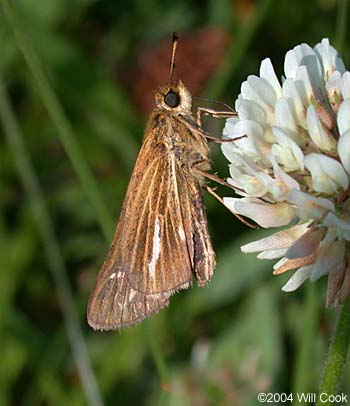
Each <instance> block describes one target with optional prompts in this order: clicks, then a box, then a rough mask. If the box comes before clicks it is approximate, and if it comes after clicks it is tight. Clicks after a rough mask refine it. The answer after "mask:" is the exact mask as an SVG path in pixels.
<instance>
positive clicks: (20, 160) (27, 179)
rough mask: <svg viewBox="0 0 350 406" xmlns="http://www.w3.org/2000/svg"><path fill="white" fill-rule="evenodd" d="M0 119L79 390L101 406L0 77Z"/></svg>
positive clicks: (62, 268) (58, 255)
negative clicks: (26, 198) (42, 255)
mask: <svg viewBox="0 0 350 406" xmlns="http://www.w3.org/2000/svg"><path fill="white" fill-rule="evenodd" d="M0 120H1V123H2V126H3V128H4V133H5V136H6V139H7V142H8V143H9V145H10V147H11V149H12V152H13V155H14V157H15V161H16V165H17V170H18V173H19V176H20V179H21V181H22V184H23V187H24V189H25V190H26V192H27V194H28V196H29V199H30V205H31V208H32V211H33V215H34V219H35V221H36V223H37V226H38V229H39V232H40V236H41V238H42V240H43V243H44V246H45V250H46V256H47V261H48V264H49V269H50V271H51V273H52V277H53V280H54V282H55V285H56V292H57V296H58V299H59V302H60V306H61V310H62V313H63V318H64V323H65V326H66V329H67V332H68V338H69V341H70V346H71V348H72V353H73V357H74V358H75V362H76V365H77V368H78V372H79V375H80V379H81V383H82V387H83V390H84V393H85V397H86V399H87V401H88V404H89V405H94V406H95V405H102V399H101V395H100V392H99V388H98V385H97V382H96V378H95V375H94V372H93V369H92V367H91V363H90V358H89V354H88V351H87V347H86V344H85V341H84V337H83V333H82V330H81V327H80V322H79V317H78V315H77V312H76V309H75V304H74V299H73V293H72V291H71V288H70V285H69V281H68V277H67V272H66V269H65V265H64V261H63V258H62V255H61V252H60V248H59V245H58V242H57V239H56V236H55V233H54V229H53V226H52V224H51V221H50V215H49V213H48V210H47V207H46V204H45V199H44V196H43V193H42V191H41V189H40V186H39V182H38V178H37V176H36V174H35V171H34V168H33V165H32V163H31V161H30V157H29V155H28V152H27V150H26V147H25V145H24V142H23V136H22V134H21V132H20V130H19V127H18V125H17V122H16V119H15V116H14V113H13V111H12V108H11V106H10V103H9V101H8V97H7V94H6V90H5V86H4V83H3V80H2V77H1V76H0Z"/></svg>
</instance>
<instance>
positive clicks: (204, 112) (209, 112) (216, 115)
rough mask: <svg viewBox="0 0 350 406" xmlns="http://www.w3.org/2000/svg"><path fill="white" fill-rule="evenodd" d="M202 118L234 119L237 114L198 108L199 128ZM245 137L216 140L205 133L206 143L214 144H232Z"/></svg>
mask: <svg viewBox="0 0 350 406" xmlns="http://www.w3.org/2000/svg"><path fill="white" fill-rule="evenodd" d="M203 116H211V117H214V118H229V117H236V116H237V113H236V112H235V111H217V110H213V109H208V108H205V107H198V108H197V125H198V127H199V128H202V117H203ZM245 137H246V135H242V136H240V137H236V138H233V139H232V138H217V137H212V136H210V135H208V134H206V133H205V138H206V139H207V140H208V141H212V142H216V143H218V144H223V143H224V142H232V141H237V140H240V139H241V138H245Z"/></svg>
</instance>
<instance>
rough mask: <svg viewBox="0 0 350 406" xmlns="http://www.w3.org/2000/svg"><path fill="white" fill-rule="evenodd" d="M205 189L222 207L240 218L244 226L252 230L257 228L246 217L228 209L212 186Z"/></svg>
mask: <svg viewBox="0 0 350 406" xmlns="http://www.w3.org/2000/svg"><path fill="white" fill-rule="evenodd" d="M205 188H206V189H207V191H208V192H209V193H210V194H211V195H212V196H214V197H215V199H217V200H218V201H219V202H220V203H221V204H222V205H224V206H225V207H226V208H227V209H228V210H230V212H231V213H232V214H233V215H234V216H235V217H237V218H238V220H239V221H241V222H242V223H243V224H245V225H246V226H248V227H250V228H257V226H255V225H254V224H251V223H249V222H248V221H247V220H246V219H245V218H244V217H242V216H241V215H239V214H238V213H236V212H234V211H233V210H231V209H230V208H229V207H227V206H226V205H225V203H224V201H223V199H222V197H220V196H219V195H218V194H217V193H216V192H215V189H213V188H211V187H210V186H208V185H206V186H205Z"/></svg>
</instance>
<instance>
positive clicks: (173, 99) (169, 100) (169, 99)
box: [164, 91, 180, 107]
mask: <svg viewBox="0 0 350 406" xmlns="http://www.w3.org/2000/svg"><path fill="white" fill-rule="evenodd" d="M164 101H165V103H166V104H167V105H168V106H169V107H177V106H178V105H179V104H180V96H179V95H178V93H175V92H173V91H170V92H168V93H167V94H166V95H165V96H164Z"/></svg>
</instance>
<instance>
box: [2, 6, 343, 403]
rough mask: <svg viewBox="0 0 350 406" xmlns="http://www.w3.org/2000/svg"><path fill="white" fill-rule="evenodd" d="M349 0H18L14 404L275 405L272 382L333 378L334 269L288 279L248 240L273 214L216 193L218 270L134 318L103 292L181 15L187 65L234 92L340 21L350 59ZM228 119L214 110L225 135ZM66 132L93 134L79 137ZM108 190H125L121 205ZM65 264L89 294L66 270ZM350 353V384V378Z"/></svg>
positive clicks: (285, 384)
mask: <svg viewBox="0 0 350 406" xmlns="http://www.w3.org/2000/svg"><path fill="white" fill-rule="evenodd" d="M12 3H13V5H12V6H11V7H10V9H14V10H15V16H16V17H15V19H16V21H15V24H17V25H16V26H17V29H20V30H21V31H22V32H24V33H25V35H24V43H27V44H28V43H30V44H32V46H33V49H34V51H35V53H36V55H37V57H38V60H39V61H40V64H41V65H42V66H43V67H44V70H45V73H46V75H47V77H48V79H49V83H50V85H51V86H52V88H53V90H54V92H55V94H56V95H57V97H58V99H59V101H60V103H61V104H62V106H63V109H64V112H65V114H66V115H67V117H68V120H69V122H70V123H71V125H72V129H73V131H74V134H73V135H75V137H76V139H77V141H78V144H79V145H80V147H81V149H82V151H83V155H82V156H80V154H78V155H75V156H73V161H74V162H75V165H77V166H78V171H79V170H81V171H82V172H83V174H84V173H85V175H86V173H87V172H86V167H85V166H86V164H88V166H89V167H90V168H91V170H92V172H93V176H94V179H95V180H96V181H97V183H98V191H97V193H96V191H95V189H94V187H93V185H91V184H89V182H87V184H85V185H83V184H82V182H81V179H80V178H79V177H77V174H76V171H75V169H77V168H75V169H74V168H73V166H72V162H71V160H70V159H69V158H68V156H67V153H66V150H65V148H64V147H63V146H62V138H61V137H60V133H63V134H64V133H65V132H67V131H68V135H71V132H70V131H71V130H70V128H68V130H67V129H65V127H64V124H65V121H64V120H63V123H62V120H61V121H60V120H58V122H55V121H54V120H53V119H52V115H51V114H49V113H48V111H50V108H51V109H53V115H54V116H55V111H56V113H57V106H56V110H55V102H54V100H52V98H51V99H50V97H49V96H50V95H49V96H48V95H47V94H46V96H47V97H46V99H45V100H43V98H42V94H43V92H44V97H45V91H46V92H47V89H46V90H45V86H44V88H41V89H40V90H39V88H38V81H37V79H38V78H35V76H33V74H32V73H33V72H32V71H31V70H30V69H29V68H28V65H27V63H26V62H25V60H24V58H23V55H22V53H21V51H20V49H19V46H18V43H17V42H16V39H15V35H14V31H13V25H11V24H10V23H9V19H8V16H9V15H10V14H11V13H10V14H8V13H7V15H6V13H5V12H4V10H5V9H4V6H5V5H6V4H7V5H8V4H12ZM344 3H345V1H341V2H337V1H335V0H334V1H332V0H312V1H309V2H304V1H302V0H295V1H276V0H275V1H273V0H269V1H267V0H261V1H253V0H250V1H249V0H246V1H245V0H235V1H233V0H215V1H214V0H207V1H199V0H192V1H185V0H177V1H173V0H172V1H170V0H166V1H160V0H143V1H141V0H130V1H113V0H101V1H97V0H75V1H68V0H47V1H45V2H39V1H37V0H17V1H16V2H9V1H7V0H6V1H4V0H2V1H1V2H0V4H1V6H0V73H1V78H2V79H1V80H0V84H1V86H0V117H1V119H0V348H1V362H0V404H1V405H84V404H98V403H101V402H103V403H104V404H106V405H117V404H121V405H124V404H125V405H126V404H135V405H143V404H145V405H154V404H171V405H257V404H259V403H258V401H257V393H258V392H260V391H263V392H279V393H281V392H285V393H290V392H292V391H294V392H295V393H296V391H299V392H303V391H304V392H314V391H317V386H318V382H319V379H320V374H321V371H322V366H323V364H324V359H325V356H326V353H327V347H328V343H329V338H330V336H331V335H332V331H333V329H334V323H335V320H336V318H337V311H336V310H334V309H328V310H326V309H325V283H326V280H321V281H319V282H317V283H316V284H315V285H314V286H311V284H310V283H309V284H307V285H306V286H304V287H302V288H300V289H299V290H298V291H297V292H295V293H293V294H287V293H283V292H281V290H280V289H281V287H282V285H283V284H284V283H285V282H286V280H287V278H288V277H289V275H283V276H280V277H273V276H272V265H273V262H271V261H258V260H256V259H255V257H254V256H252V255H250V256H248V255H244V254H242V253H241V252H240V249H239V247H240V245H242V244H243V243H245V242H248V241H251V240H254V239H258V238H261V237H263V235H267V234H270V233H271V231H269V232H266V231H264V230H247V229H246V227H243V226H242V225H241V224H239V223H238V221H237V220H236V219H235V218H234V217H233V216H232V215H231V214H230V213H229V212H228V211H227V210H226V209H225V208H223V207H221V206H220V204H219V203H218V202H217V201H216V200H215V199H213V198H212V197H211V196H206V197H205V199H206V204H207V212H208V222H209V226H210V230H211V235H212V238H213V242H214V247H215V250H216V252H217V262H218V265H217V270H216V273H215V275H214V277H213V279H212V281H211V282H210V284H209V286H208V287H206V288H204V289H198V288H196V287H194V288H192V289H189V290H187V291H183V292H181V293H180V294H176V295H175V296H173V297H172V299H171V303H170V306H169V307H168V308H167V309H165V310H163V311H161V312H160V313H159V314H158V315H156V316H154V317H152V319H151V320H150V321H147V322H145V323H143V324H141V325H138V326H135V327H132V328H129V329H126V330H123V331H121V332H108V333H106V332H104V333H100V332H94V331H92V330H91V329H90V328H89V327H88V325H87V323H86V303H87V299H88V295H89V293H90V292H91V289H92V287H93V284H94V281H95V278H96V274H97V272H98V270H99V268H100V266H101V264H102V262H103V259H104V257H105V254H106V251H107V247H108V244H109V242H108V241H107V240H108V238H107V239H106V237H105V235H107V236H109V238H110V232H111V227H110V220H109V218H108V216H113V219H115V221H116V219H117V218H118V214H119V212H120V209H121V204H122V200H123V196H124V194H125V191H126V187H127V184H128V179H129V177H130V175H131V170H132V167H133V163H134V160H135V158H136V155H137V151H138V149H139V147H140V144H141V141H142V134H143V128H144V126H145V122H146V117H147V112H148V111H149V109H150V108H151V105H150V98H151V100H152V97H153V96H152V94H153V93H152V92H153V91H154V90H155V89H156V87H157V86H158V85H161V84H163V82H164V81H165V80H166V77H167V72H168V66H169V56H170V43H171V34H172V32H173V31H178V32H179V33H180V38H181V42H180V44H179V53H178V58H177V61H176V70H177V74H178V76H180V77H181V78H182V80H183V81H184V82H185V84H187V85H188V87H189V88H190V89H191V91H192V93H193V95H195V96H200V95H201V96H205V97H212V98H214V99H216V100H221V101H225V102H227V103H229V104H230V105H232V106H233V105H234V100H235V98H236V97H237V95H238V93H239V89H240V83H241V82H242V81H243V80H244V79H245V78H246V77H247V75H249V74H258V71H259V63H260V60H261V59H263V58H265V57H270V58H271V59H272V61H273V64H274V66H275V69H276V72H277V75H278V77H281V75H282V74H283V60H284V55H285V52H286V51H287V50H288V49H290V48H292V47H293V46H295V45H297V44H299V43H301V42H307V43H309V44H310V45H312V46H314V45H315V44H316V43H317V42H319V41H320V40H321V39H322V38H324V37H329V38H330V40H331V43H332V44H333V45H335V46H337V47H339V48H341V50H342V53H343V57H344V60H345V63H346V64H347V63H348V62H349V58H348V56H349V43H346V42H345V47H344V45H343V44H344V38H345V37H344V33H345V31H344V19H345V18H346V17H347V16H346V15H344V8H342V7H343V6H344ZM20 38H21V37H20ZM22 40H23V38H22ZM22 45H23V41H22ZM24 50H25V49H24ZM27 50H28V49H27ZM29 58H30V57H29ZM34 65H35V64H34ZM34 71H35V67H34ZM39 80H40V77H39ZM8 102H10V103H8ZM214 107H215V106H214ZM9 108H10V110H9ZM11 109H12V110H13V111H12V112H13V113H14V115H13V114H12V112H11ZM51 112H52V110H51ZM223 125H224V123H223V121H220V120H219V121H216V120H214V121H213V120H207V121H206V126H208V128H210V129H211V131H212V133H213V134H214V135H216V136H220V133H221V129H222V127H223ZM16 126H17V127H16ZM5 134H6V136H5ZM11 134H12V135H11ZM13 134H17V136H19V137H20V139H22V141H24V145H25V150H21V148H20V147H18V142H17V143H16V141H14V138H13ZM21 137H22V138H21ZM68 138H69V137H68ZM11 140H12V141H11ZM66 142H67V144H66V147H67V145H68V150H70V151H77V148H78V147H79V145H78V146H76V145H75V144H74V143H73V144H74V145H73V146H72V144H71V143H70V142H69V141H67V138H66ZM11 143H12V144H11ZM26 154H27V155H28V156H29V157H30V161H31V163H32V165H33V168H34V171H35V176H36V177H37V180H38V181H39V183H40V186H41V188H42V192H43V197H44V199H45V204H46V208H45V207H43V206H42V201H41V200H40V194H39V195H38V191H37V189H36V187H35V184H34V186H33V179H32V178H31V177H30V176H29V173H30V171H29V169H28V168H27V167H26V166H25V162H26ZM73 155H74V154H73ZM212 157H213V162H214V165H213V170H214V171H217V172H218V173H219V174H220V175H221V176H222V177H225V176H227V163H226V161H225V158H224V157H223V156H222V155H221V154H220V149H219V147H217V146H215V145H214V146H213V151H212ZM18 165H20V166H21V168H22V174H21V175H19V172H18ZM79 166H80V169H79ZM83 177H84V175H83ZM23 181H25V182H27V183H26V184H27V187H29V190H27V189H26V187H25V186H24V184H23ZM34 183H35V182H34ZM28 185H29V186H28ZM89 187H90V189H89ZM88 190H90V195H89V192H87V191H88ZM219 193H220V194H221V195H230V194H231V191H228V190H225V189H221V188H219ZM91 195H93V196H95V197H92V199H94V198H95V207H94V205H93V204H91ZM38 199H39V200H38ZM99 199H101V200H99ZM99 202H100V203H101V202H103V204H105V205H106V206H107V209H108V215H107V214H106V213H105V220H103V214H104V213H103V208H102V209H101V207H100V210H99V204H100V203H99ZM96 207H97V210H96ZM33 209H34V213H36V214H33ZM46 212H47V213H48V214H49V216H48V218H49V220H50V222H51V224H50V222H48V221H47V220H48V219H47V217H45V213H46ZM98 213H99V214H100V220H101V218H102V220H101V221H99V219H98V217H99V214H98ZM101 222H102V223H103V224H104V225H105V232H103V231H102V229H101V227H100V225H101ZM38 224H41V226H39V228H38ZM40 227H41V228H40ZM52 231H53V232H54V234H52ZM56 239H57V241H58V246H57V245H56V241H55V240H56ZM57 248H59V251H58V250H57ZM60 255H61V256H62V258H61V256H60ZM62 259H63V261H62ZM63 264H64V265H63ZM64 267H65V270H66V272H67V275H68V279H69V280H68V282H69V285H68V286H69V287H70V289H71V290H72V292H73V302H70V296H69V289H67V284H66V283H65V280H64V278H63V279H62V277H61V276H60V275H61V274H62V272H63V271H64ZM50 271H51V272H50ZM55 275H56V277H55ZM53 276H54V277H53ZM62 305H63V308H62ZM62 309H63V310H64V311H65V314H66V315H68V318H66V322H67V323H68V324H66V325H68V327H69V329H70V335H69V336H68V335H67V330H66V327H65V324H64V318H63V316H62V314H63V313H62ZM74 309H75V310H76V312H77V314H78V318H75V316H74ZM69 315H70V316H69ZM79 329H82V335H80V333H79ZM68 337H70V340H69V339H68ZM84 343H85V344H84ZM71 344H73V347H72V346H71ZM85 345H86V346H87V350H88V353H85ZM72 348H73V350H72ZM73 354H74V356H73ZM77 359H78V360H79V359H80V365H81V368H80V373H79V368H78V367H77V364H76V360H77ZM89 363H91V365H92V368H91V370H89ZM346 368H347V372H346V378H345V379H344V383H343V385H342V391H343V392H347V393H350V369H349V365H347V367H346ZM82 375H83V381H84V384H83V385H82V383H81V382H82V381H81V376H82ZM95 380H96V382H97V384H96V382H95ZM99 398H100V400H99ZM101 399H102V401H101ZM294 403H295V404H298V403H296V402H294ZM275 404H278V402H275Z"/></svg>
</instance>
